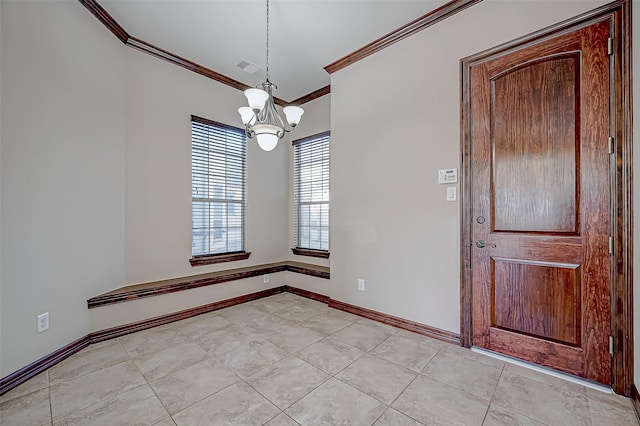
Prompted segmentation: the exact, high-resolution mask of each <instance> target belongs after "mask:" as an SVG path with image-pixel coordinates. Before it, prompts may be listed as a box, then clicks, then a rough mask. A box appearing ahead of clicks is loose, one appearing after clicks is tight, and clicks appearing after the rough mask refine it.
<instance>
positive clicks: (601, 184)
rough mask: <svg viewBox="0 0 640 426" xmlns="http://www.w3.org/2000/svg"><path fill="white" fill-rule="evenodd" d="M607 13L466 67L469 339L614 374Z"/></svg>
mask: <svg viewBox="0 0 640 426" xmlns="http://www.w3.org/2000/svg"><path fill="white" fill-rule="evenodd" d="M608 40H609V22H608V21H605V22H599V23H596V24H593V25H591V26H588V27H586V28H582V29H579V30H576V31H573V32H570V33H565V34H564V35H560V36H556V37H554V38H552V39H546V40H542V41H538V42H535V43H530V44H527V45H525V46H524V47H521V48H519V49H518V50H515V51H511V52H508V53H506V54H503V55H498V56H497V57H495V58H493V59H490V60H487V61H485V62H482V63H479V64H476V65H473V66H472V67H471V69H470V82H471V99H470V114H469V123H470V124H469V125H470V127H469V128H470V140H471V143H470V146H471V161H472V163H471V182H470V185H471V188H470V189H471V209H472V221H473V224H472V228H471V238H472V241H471V243H472V247H471V256H470V261H471V265H470V267H471V286H472V318H471V319H472V333H473V337H472V339H473V345H475V346H479V347H483V348H486V349H489V350H492V351H497V352H501V353H504V354H506V355H510V356H514V357H517V358H521V359H524V360H527V361H531V362H534V363H537V364H541V365H545V366H548V367H552V368H555V369H558V370H562V371H565V372H568V373H571V374H575V375H579V376H582V377H585V378H587V379H591V380H594V381H597V382H600V383H604V384H610V382H611V360H610V354H609V335H610V331H609V330H610V323H611V322H610V320H611V318H610V315H611V314H610V304H611V296H610V294H611V287H610V282H611V258H610V247H609V246H610V240H609V236H610V235H611V234H610V233H611V211H610V189H611V184H610V179H611V178H610V176H611V175H610V156H609V152H608V138H609V127H610V119H609V114H610V113H609V102H610V83H609V81H610V78H609V67H610V65H609V54H608Z"/></svg>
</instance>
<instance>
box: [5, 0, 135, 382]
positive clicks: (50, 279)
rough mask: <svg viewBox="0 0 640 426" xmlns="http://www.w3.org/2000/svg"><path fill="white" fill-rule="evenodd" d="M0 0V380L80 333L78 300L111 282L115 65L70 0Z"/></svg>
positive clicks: (119, 224) (118, 131)
mask: <svg viewBox="0 0 640 426" xmlns="http://www.w3.org/2000/svg"><path fill="white" fill-rule="evenodd" d="M0 4H1V6H0V7H1V9H2V24H1V27H2V30H1V31H2V33H1V37H0V38H1V43H2V44H1V51H2V72H1V74H2V77H1V82H0V85H1V88H2V99H1V102H2V105H1V110H2V115H1V120H2V130H1V135H0V136H1V152H2V155H1V157H2V165H1V169H2V170H1V174H2V188H1V198H2V238H1V239H2V242H1V244H2V258H1V261H2V262H1V292H2V305H1V306H0V310H1V313H0V315H1V318H2V319H1V324H2V330H1V331H0V334H1V340H0V342H1V346H2V348H1V352H0V354H1V355H0V357H1V367H0V370H1V372H0V376H2V377H4V376H6V375H7V374H10V373H12V372H14V371H15V370H17V369H19V368H21V367H24V366H25V365H27V364H29V363H30V362H32V361H34V360H36V359H38V358H39V357H42V356H44V355H46V354H49V353H50V352H52V351H54V350H56V349H58V348H60V347H62V346H64V345H66V344H68V343H70V342H72V341H74V340H76V339H78V338H80V337H82V336H84V335H86V334H87V333H88V331H89V315H88V312H87V304H86V303H87V302H86V300H87V298H89V297H90V296H92V295H94V294H96V293H99V292H101V291H104V290H105V289H108V288H111V287H113V286H114V283H122V282H123V279H124V253H123V247H124V193H125V191H124V152H125V147H124V145H125V125H124V123H125V111H124V105H125V97H124V76H125V69H124V50H123V47H122V45H121V43H120V42H119V41H118V40H117V39H116V38H115V37H114V36H113V35H112V34H111V33H110V32H109V31H108V30H106V29H105V28H104V27H103V26H102V24H100V23H99V22H98V21H97V20H96V19H94V18H93V17H92V16H91V15H90V14H89V13H88V12H87V11H86V10H85V9H84V8H83V7H79V5H78V3H77V2H75V1H66V2H60V1H57V2H13V1H4V0H3V1H2V2H0ZM43 312H49V315H50V329H49V330H48V331H46V332H44V333H41V334H36V315H38V314H41V313H43Z"/></svg>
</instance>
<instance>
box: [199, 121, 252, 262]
mask: <svg viewBox="0 0 640 426" xmlns="http://www.w3.org/2000/svg"><path fill="white" fill-rule="evenodd" d="M190 123H191V258H190V259H189V263H190V264H191V266H201V265H210V264H214V263H222V262H232V261H236V260H244V259H248V258H249V256H250V255H251V253H250V252H247V251H245V238H246V216H247V214H246V208H247V141H246V137H245V136H244V133H245V132H244V130H243V129H240V128H238V127H234V126H230V125H228V124H224V123H219V122H217V121H213V120H209V119H207V118H202V117H198V116H195V115H192V116H191V122H190ZM196 123H197V124H199V125H204V126H207V127H213V128H215V129H216V130H217V131H223V132H225V133H226V132H232V133H235V134H236V135H235V136H239V135H242V149H241V158H242V165H241V167H240V169H241V175H242V191H241V199H240V201H239V202H238V200H237V199H234V200H233V202H232V203H231V200H232V199H231V198H227V197H225V198H223V199H217V200H216V202H217V203H231V204H240V206H241V208H242V213H241V226H240V232H241V239H240V250H236V251H226V252H218V253H202V254H197V255H194V254H193V244H194V238H193V235H194V219H193V218H194V202H196V200H195V198H194V193H193V188H194V184H195V180H194V154H195V152H194V139H195V138H194V124H196ZM207 142H208V147H207V149H208V150H209V151H208V152H211V150H210V147H211V140H210V139H208V141H207ZM225 160H226V155H225ZM237 170H238V169H237V168H236V169H235V171H236V173H237ZM208 172H209V170H207V175H206V176H207V177H208V176H209V174H208ZM225 172H226V171H225ZM225 177H226V175H225ZM225 188H226V186H225ZM203 198H206V199H208V200H210V201H208V202H210V203H211V202H213V200H214V198H211V197H203ZM200 201H202V200H200ZM226 215H228V213H227V214H226ZM225 220H228V219H226V218H225ZM206 229H209V230H212V229H213V224H212V223H211V222H209V223H208V227H207V228H206Z"/></svg>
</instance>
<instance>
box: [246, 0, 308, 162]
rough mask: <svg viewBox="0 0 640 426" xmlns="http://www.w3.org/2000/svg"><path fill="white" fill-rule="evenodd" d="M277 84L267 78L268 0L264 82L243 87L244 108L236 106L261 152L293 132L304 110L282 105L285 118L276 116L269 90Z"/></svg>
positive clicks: (276, 112) (271, 90)
mask: <svg viewBox="0 0 640 426" xmlns="http://www.w3.org/2000/svg"><path fill="white" fill-rule="evenodd" d="M274 88H275V89H276V90H277V89H278V86H276V85H275V84H273V83H271V81H269V0H267V75H266V79H265V81H264V82H263V83H262V84H260V85H259V86H258V87H256V88H251V89H247V90H245V91H244V95H245V96H246V97H247V101H248V102H249V106H248V107H246V106H245V107H240V108H238V112H239V113H240V118H241V119H242V122H243V123H244V128H245V134H246V135H247V138H248V139H252V138H254V137H255V138H256V140H257V141H258V145H259V146H260V148H262V149H263V150H265V151H271V150H272V149H274V148H275V147H276V145H277V144H278V141H279V140H280V139H282V138H283V137H284V135H285V134H286V133H288V132H291V131H293V129H295V127H296V126H297V125H298V123H300V119H301V118H302V114H304V110H303V109H302V108H300V107H298V106H292V105H290V106H286V107H284V108H283V109H282V111H283V112H284V115H285V120H286V123H287V124H288V125H289V126H290V128H287V126H286V125H285V120H283V119H282V118H281V117H280V114H279V113H278V110H277V109H276V105H275V102H274V101H273V89H274Z"/></svg>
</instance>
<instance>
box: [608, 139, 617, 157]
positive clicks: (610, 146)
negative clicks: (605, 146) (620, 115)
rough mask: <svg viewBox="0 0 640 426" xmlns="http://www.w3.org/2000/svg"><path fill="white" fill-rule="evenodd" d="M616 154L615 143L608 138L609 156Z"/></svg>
mask: <svg viewBox="0 0 640 426" xmlns="http://www.w3.org/2000/svg"><path fill="white" fill-rule="evenodd" d="M614 152H616V141H615V139H614V138H613V136H609V154H613V153H614Z"/></svg>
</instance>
